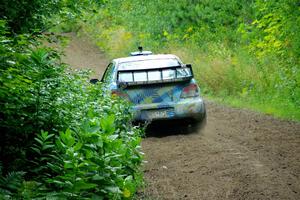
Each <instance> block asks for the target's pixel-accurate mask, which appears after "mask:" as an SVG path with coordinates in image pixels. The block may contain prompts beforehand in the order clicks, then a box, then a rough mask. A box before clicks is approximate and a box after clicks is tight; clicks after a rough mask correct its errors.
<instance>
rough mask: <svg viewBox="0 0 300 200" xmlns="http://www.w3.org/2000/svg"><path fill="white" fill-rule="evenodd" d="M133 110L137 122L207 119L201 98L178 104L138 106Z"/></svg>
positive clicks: (183, 100) (182, 101)
mask: <svg viewBox="0 0 300 200" xmlns="http://www.w3.org/2000/svg"><path fill="white" fill-rule="evenodd" d="M133 109H134V118H135V120H136V121H153V120H164V119H181V118H193V119H195V120H201V119H202V118H204V117H205V104H204V101H203V99H202V98H200V97H195V98H188V99H182V100H180V101H178V102H170V103H152V104H142V105H136V106H134V107H133Z"/></svg>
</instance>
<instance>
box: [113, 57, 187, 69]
mask: <svg viewBox="0 0 300 200" xmlns="http://www.w3.org/2000/svg"><path fill="white" fill-rule="evenodd" d="M160 59H176V60H177V61H178V62H179V63H180V64H182V62H181V60H180V59H179V58H178V57H177V56H175V55H173V54H154V55H139V56H130V57H123V58H116V59H114V60H113V62H114V63H115V65H116V66H117V68H118V65H120V64H122V63H129V62H137V61H145V60H160ZM166 67H167V66H166ZM119 70H125V69H123V68H122V69H119Z"/></svg>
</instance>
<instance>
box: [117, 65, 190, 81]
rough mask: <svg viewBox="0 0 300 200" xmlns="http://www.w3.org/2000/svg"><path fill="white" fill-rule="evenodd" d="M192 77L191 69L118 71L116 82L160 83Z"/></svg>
mask: <svg viewBox="0 0 300 200" xmlns="http://www.w3.org/2000/svg"><path fill="white" fill-rule="evenodd" d="M190 77H192V71H191V68H188V67H174V69H170V68H166V69H151V70H145V71H134V70H132V71H119V72H118V82H126V83H132V82H136V83H137V82H160V81H168V80H176V79H177V80H178V79H184V78H190Z"/></svg>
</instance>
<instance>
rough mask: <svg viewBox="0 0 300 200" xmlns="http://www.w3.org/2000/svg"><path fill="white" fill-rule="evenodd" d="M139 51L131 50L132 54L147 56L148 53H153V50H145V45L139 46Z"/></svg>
mask: <svg viewBox="0 0 300 200" xmlns="http://www.w3.org/2000/svg"><path fill="white" fill-rule="evenodd" d="M138 50H139V51H135V52H131V53H130V55H131V56H147V55H152V52H151V51H143V47H142V46H139V47H138Z"/></svg>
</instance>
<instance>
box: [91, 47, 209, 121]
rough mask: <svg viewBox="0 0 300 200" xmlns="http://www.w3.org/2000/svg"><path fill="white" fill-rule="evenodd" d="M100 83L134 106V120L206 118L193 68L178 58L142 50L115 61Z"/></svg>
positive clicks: (109, 66)
mask: <svg viewBox="0 0 300 200" xmlns="http://www.w3.org/2000/svg"><path fill="white" fill-rule="evenodd" d="M94 81H95V80H92V82H94ZM101 82H103V83H104V85H105V87H106V88H108V89H109V90H110V91H111V93H112V94H113V95H117V96H119V97H121V98H123V99H126V100H128V101H130V102H131V103H132V105H133V107H132V109H133V113H134V118H135V121H153V120H172V119H181V118H191V119H194V120H196V121H198V122H199V121H203V120H204V119H205V117H206V110H205V104H204V101H203V99H202V97H201V96H200V88H199V86H198V84H197V82H196V80H195V79H194V76H193V70H192V66H191V65H190V64H184V63H183V62H182V61H181V60H180V59H179V58H178V57H177V56H175V55H172V54H152V52H150V51H143V50H142V48H139V51H137V52H133V53H131V55H130V56H129V57H124V58H116V59H113V60H112V61H111V62H110V64H109V65H108V67H107V68H106V70H105V72H104V74H103V77H102V79H101Z"/></svg>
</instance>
